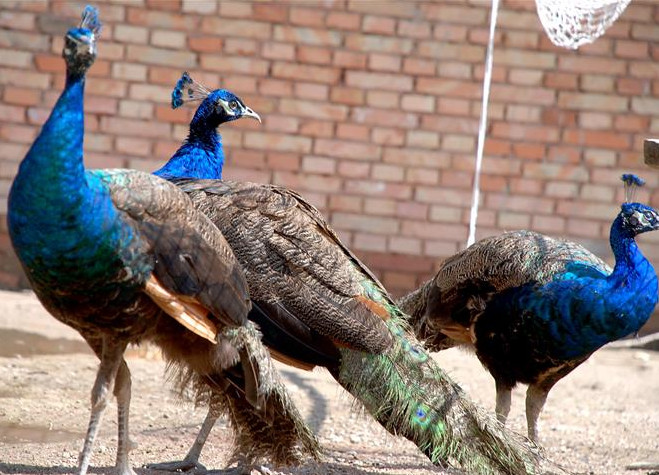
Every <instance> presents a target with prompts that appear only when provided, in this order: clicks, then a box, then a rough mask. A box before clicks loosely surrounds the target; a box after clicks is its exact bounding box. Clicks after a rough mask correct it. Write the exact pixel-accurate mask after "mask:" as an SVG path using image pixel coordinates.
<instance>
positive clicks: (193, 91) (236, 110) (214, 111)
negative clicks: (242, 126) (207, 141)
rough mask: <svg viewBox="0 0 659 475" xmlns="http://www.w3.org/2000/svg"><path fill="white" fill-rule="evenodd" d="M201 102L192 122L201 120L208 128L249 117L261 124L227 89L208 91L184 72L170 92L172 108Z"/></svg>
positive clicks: (254, 114)
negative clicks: (187, 103)
mask: <svg viewBox="0 0 659 475" xmlns="http://www.w3.org/2000/svg"><path fill="white" fill-rule="evenodd" d="M193 101H202V102H201V104H200V105H199V107H198V108H197V112H196V113H195V118H194V121H199V120H203V121H204V122H205V123H206V124H207V125H208V126H211V127H217V126H219V125H220V124H223V123H225V122H231V121H232V120H237V119H240V118H241V117H249V118H252V119H254V120H258V121H259V122H261V117H259V115H258V114H257V113H256V112H254V111H253V110H252V109H250V108H249V107H247V106H246V105H245V103H244V102H243V101H242V99H240V97H238V96H236V95H235V94H234V93H233V92H231V91H228V90H227V89H216V90H214V91H209V90H208V89H206V88H205V87H204V86H202V85H201V84H199V83H198V82H196V81H194V80H193V79H192V78H191V77H190V75H189V74H188V73H187V72H185V73H183V75H182V76H181V79H179V80H178V82H177V83H176V86H175V87H174V90H173V91H172V108H173V109H176V108H178V107H180V106H182V105H183V104H184V103H186V102H193Z"/></svg>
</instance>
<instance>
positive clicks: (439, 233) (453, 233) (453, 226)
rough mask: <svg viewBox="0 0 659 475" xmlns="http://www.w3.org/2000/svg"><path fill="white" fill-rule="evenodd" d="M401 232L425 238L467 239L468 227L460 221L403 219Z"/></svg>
mask: <svg viewBox="0 0 659 475" xmlns="http://www.w3.org/2000/svg"><path fill="white" fill-rule="evenodd" d="M401 233H402V235H403V236H411V237H417V238H423V239H436V238H444V239H446V240H451V239H452V240H454V241H455V240H466V238H467V234H468V229H467V226H465V225H464V224H458V223H430V222H422V221H408V220H403V222H402V230H401Z"/></svg>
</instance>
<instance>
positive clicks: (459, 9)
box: [423, 3, 487, 26]
mask: <svg viewBox="0 0 659 475" xmlns="http://www.w3.org/2000/svg"><path fill="white" fill-rule="evenodd" d="M423 9H424V11H425V13H426V15H428V18H431V19H434V20H440V21H442V22H446V23H457V24H463V25H478V26H480V25H483V24H484V23H485V21H486V18H487V11H486V10H484V9H481V8H473V7H470V6H466V5H465V6H462V5H459V6H458V5H450V4H443V3H440V4H424V5H423Z"/></svg>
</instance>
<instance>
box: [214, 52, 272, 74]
mask: <svg viewBox="0 0 659 475" xmlns="http://www.w3.org/2000/svg"><path fill="white" fill-rule="evenodd" d="M201 67H202V68H204V69H208V70H211V71H218V72H220V73H225V74H228V73H240V74H250V75H255V76H265V75H266V74H267V73H268V62H267V61H264V60H258V59H255V58H244V57H240V56H227V55H211V54H204V55H202V56H201Z"/></svg>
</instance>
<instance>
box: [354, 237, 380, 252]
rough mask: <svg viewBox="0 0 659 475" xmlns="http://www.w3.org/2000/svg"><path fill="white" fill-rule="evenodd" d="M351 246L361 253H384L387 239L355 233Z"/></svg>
mask: <svg viewBox="0 0 659 475" xmlns="http://www.w3.org/2000/svg"><path fill="white" fill-rule="evenodd" d="M352 245H353V246H354V248H355V249H359V250H363V251H380V252H384V251H386V249H387V238H386V236H379V235H376V234H370V233H355V235H354V238H353V244H352Z"/></svg>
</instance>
